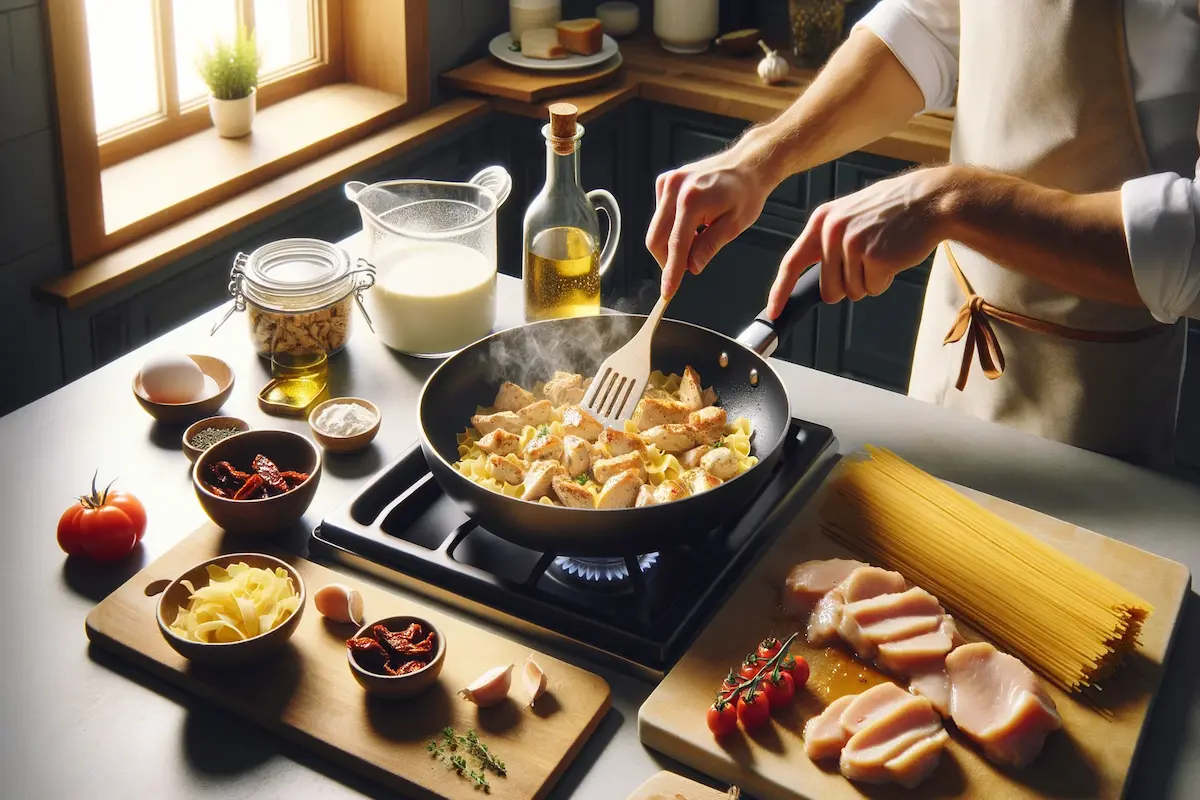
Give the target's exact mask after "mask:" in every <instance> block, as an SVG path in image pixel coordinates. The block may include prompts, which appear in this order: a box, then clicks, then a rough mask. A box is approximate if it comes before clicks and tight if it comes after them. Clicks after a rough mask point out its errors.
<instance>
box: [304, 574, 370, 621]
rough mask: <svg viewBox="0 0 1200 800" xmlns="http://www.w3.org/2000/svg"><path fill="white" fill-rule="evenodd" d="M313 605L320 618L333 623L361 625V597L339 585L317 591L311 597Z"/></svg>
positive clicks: (335, 584)
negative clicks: (325, 618) (327, 618)
mask: <svg viewBox="0 0 1200 800" xmlns="http://www.w3.org/2000/svg"><path fill="white" fill-rule="evenodd" d="M313 605H315V606H316V607H317V612H318V613H320V614H321V616H323V617H329V618H330V619H331V620H333V621H335V622H353V623H354V624H355V625H362V624H363V599H362V595H361V594H359V593H358V592H357V591H355V590H354V589H350V588H348V587H346V586H343V585H342V584H340V583H331V584H329V585H328V586H322V587H321V588H320V589H318V590H317V593H316V594H315V595H313Z"/></svg>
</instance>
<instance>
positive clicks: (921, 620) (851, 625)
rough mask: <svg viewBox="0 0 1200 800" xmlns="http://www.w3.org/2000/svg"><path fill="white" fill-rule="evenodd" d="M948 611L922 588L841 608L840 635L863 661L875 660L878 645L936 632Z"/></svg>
mask: <svg viewBox="0 0 1200 800" xmlns="http://www.w3.org/2000/svg"><path fill="white" fill-rule="evenodd" d="M945 613H946V612H945V610H944V609H943V608H942V606H941V604H940V603H939V602H938V601H937V598H936V597H934V596H933V595H931V594H930V593H929V592H927V591H925V590H924V589H922V588H921V587H919V586H914V587H913V588H911V589H909V590H908V591H905V592H898V593H891V594H881V595H878V596H876V597H871V598H868V599H866V600H859V601H857V602H847V603H846V604H845V605H844V606H842V616H841V619H840V620H839V621H838V635H839V636H841V637H842V639H844V640H845V641H846V643H847V644H849V645H850V646H851V647H853V648H854V651H855V652H856V653H858V655H859V656H861V657H862V658H874V656H875V653H876V651H877V649H878V647H879V645H881V644H883V643H884V642H894V641H898V640H900V639H907V638H909V637H912V636H918V635H920V634H922V633H928V632H929V631H932V630H936V629H937V628H938V626H940V625H941V624H942V618H943V617H944V616H945Z"/></svg>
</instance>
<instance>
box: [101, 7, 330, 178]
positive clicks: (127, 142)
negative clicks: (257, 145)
mask: <svg viewBox="0 0 1200 800" xmlns="http://www.w3.org/2000/svg"><path fill="white" fill-rule="evenodd" d="M234 2H235V3H236V7H237V22H238V25H241V26H244V27H245V28H246V29H247V30H253V29H254V0H234ZM153 3H154V26H155V36H156V40H157V41H156V45H157V47H156V50H157V58H158V73H159V76H160V78H159V93H160V94H159V111H156V112H155V113H153V114H151V115H149V116H147V117H143V118H142V119H138V120H133V121H132V122H128V123H126V124H125V125H122V126H120V127H119V128H116V129H114V130H112V131H109V132H107V133H105V134H103V135H101V136H100V138H99V142H100V168H101V169H106V168H108V167H111V166H112V165H114V164H119V163H121V162H122V161H125V160H127V159H130V158H133V157H134V156H139V155H141V154H142V153H145V152H146V151H148V150H153V149H155V148H158V147H162V146H163V145H165V144H170V143H171V142H175V141H178V140H180V139H182V138H184V137H185V136H191V135H192V134H193V133H198V132H200V131H202V130H204V129H205V128H209V127H212V116H211V115H210V114H209V113H208V104H207V102H206V101H205V100H204V99H200V100H193V101H191V102H190V103H186V104H182V105H181V104H180V101H179V96H178V86H177V83H178V78H177V77H176V75H177V72H176V69H177V65H176V59H175V30H174V27H175V26H174V10H173V9H174V3H173V2H172V0H153ZM308 6H309V15H310V17H309V18H310V19H311V20H312V21H313V24H312V26H311V28H310V36H311V37H312V50H313V56H312V57H311V58H309V59H307V60H306V61H303V62H301V63H299V64H293V65H291V66H290V67H285V68H284V69H282V70H278V71H276V72H273V73H268V74H266V75H262V76H260V79H259V84H258V91H257V93H256V94H257V97H256V98H255V103H256V105H257V107H258V108H267V107H268V106H270V105H272V104H273V103H278V102H280V101H281V100H286V99H288V98H289V97H295V96H296V95H298V94H301V93H303V92H307V91H309V90H310V89H315V88H317V87H318V86H324V85H325V84H328V83H336V82H338V81H341V80H343V79H344V77H345V66H344V64H343V60H342V57H343V51H342V48H341V42H342V28H341V24H342V3H341V0H308Z"/></svg>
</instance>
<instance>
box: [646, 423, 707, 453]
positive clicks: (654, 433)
mask: <svg viewBox="0 0 1200 800" xmlns="http://www.w3.org/2000/svg"><path fill="white" fill-rule="evenodd" d="M642 439H644V440H645V441H646V442H648V443H649V444H652V445H654V446H655V447H657V448H658V449H659V450H662V451H663V452H664V453H682V452H683V451H684V450H690V449H691V448H693V447H695V446H696V431H695V430H693V429H692V427H691V426H690V425H679V424H674V423H671V424H667V425H655V426H654V427H653V428H647V429H646V430H644V431H642Z"/></svg>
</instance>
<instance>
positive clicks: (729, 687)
mask: <svg viewBox="0 0 1200 800" xmlns="http://www.w3.org/2000/svg"><path fill="white" fill-rule="evenodd" d="M741 682H742V679H741V677H740V676H739V675H738V674H737V673H735V672H734V671H733V670H729V674H728V675H726V676H725V680H723V681H721V689H720V692H721V694H728V693H729V692H732V691H733V690H734V689H736V688H737V687H738V686H739V685H740V684H741Z"/></svg>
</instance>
